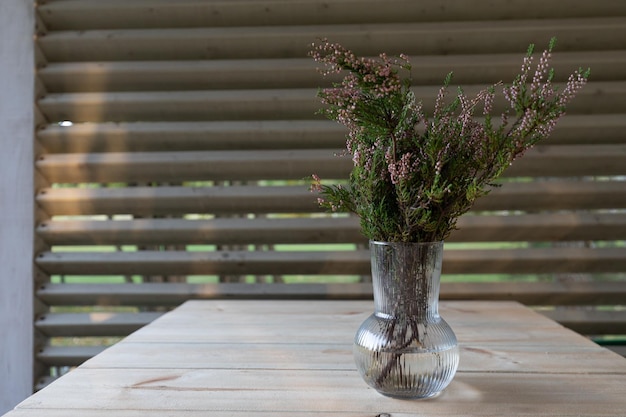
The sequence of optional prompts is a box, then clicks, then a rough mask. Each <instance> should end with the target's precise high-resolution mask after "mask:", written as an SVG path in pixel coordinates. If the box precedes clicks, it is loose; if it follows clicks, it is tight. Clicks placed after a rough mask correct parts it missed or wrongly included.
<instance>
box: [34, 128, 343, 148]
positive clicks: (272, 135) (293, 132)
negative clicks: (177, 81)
mask: <svg viewBox="0 0 626 417" xmlns="http://www.w3.org/2000/svg"><path fill="white" fill-rule="evenodd" d="M345 134H346V130H345V128H343V127H342V126H341V125H339V124H338V123H335V122H333V121H331V120H237V121H219V120H217V121H210V122H204V121H199V122H150V123H144V122H132V123H81V124H75V125H73V126H59V125H58V124H57V125H54V124H51V125H48V126H46V127H45V128H44V129H40V130H38V131H37V138H38V139H39V141H40V142H41V144H42V146H43V147H44V148H45V149H46V150H47V151H48V152H50V153H90V152H146V151H147V152H151V151H161V152H162V151H164V150H168V151H174V150H176V151H190V150H193V151H201V150H231V151H233V150H244V149H320V148H327V149H328V148H330V149H339V148H341V147H343V146H344V145H345Z"/></svg>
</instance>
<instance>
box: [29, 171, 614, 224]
mask: <svg viewBox="0 0 626 417" xmlns="http://www.w3.org/2000/svg"><path fill="white" fill-rule="evenodd" d="M37 203H38V204H39V206H40V207H41V208H43V209H44V210H45V211H46V212H47V213H48V214H49V215H51V216H54V215H86V214H109V215H113V214H135V215H147V216H154V215H156V216H159V215H182V214H187V213H216V214H247V213H302V212H304V213H311V212H316V211H319V207H318V205H317V203H316V202H315V195H314V194H312V193H311V192H310V191H309V190H308V188H307V187H305V186H284V187H280V186H279V187H257V186H232V187H221V186H216V187H167V186H164V187H130V188H46V189H44V190H41V191H40V192H39V193H38V194H37ZM619 208H626V182H624V181H567V180H564V181H549V182H548V181H541V182H511V183H506V184H504V185H503V186H502V187H498V188H494V189H492V190H491V192H490V193H489V194H488V195H487V196H485V197H481V198H479V199H478V200H477V201H476V203H475V204H474V210H477V211H482V210H488V211H494V210H520V211H531V212H535V211H542V210H584V209H589V210H595V209H619Z"/></svg>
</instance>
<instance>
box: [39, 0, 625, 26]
mask: <svg viewBox="0 0 626 417" xmlns="http://www.w3.org/2000/svg"><path fill="white" fill-rule="evenodd" d="M623 6H624V4H623V3H621V2H619V1H614V0H613V1H612V0H601V1H595V2H593V3H592V4H591V3H589V2H588V1H585V0H561V1H560V2H559V7H555V5H554V4H552V3H550V2H546V1H542V0H523V1H520V0H517V1H509V2H507V4H506V7H493V6H492V5H491V4H482V3H476V4H471V5H469V4H468V3H467V2H466V1H462V0H445V1H441V0H440V1H439V3H438V7H424V6H423V5H422V4H420V3H418V2H415V1H413V0H386V1H385V2H384V3H381V2H380V1H376V0H332V1H328V0H309V1H298V2H290V1H280V0H265V1H263V2H259V1H254V0H248V1H241V0H238V1H226V0H222V1H215V0H214V1H210V2H207V1H201V0H195V1H184V2H183V1H180V0H156V1H155V0H150V1H145V0H133V1H130V2H129V1H124V0H107V1H105V2H103V1H100V0H82V1H76V0H55V1H53V2H45V3H42V4H39V7H38V11H39V14H40V15H41V18H42V19H43V20H44V22H45V23H46V25H47V26H48V27H49V29H54V30H59V29H65V30H67V29H72V30H82V29H94V28H100V29H105V28H148V27H154V28H162V27H194V26H208V27H215V26H246V25H254V26H256V25H270V24H272V25H281V24H283V25H284V24H289V25H293V24H301V25H310V24H315V23H317V24H320V23H323V24H331V23H341V22H346V23H347V22H350V23H368V22H372V21H376V22H404V21H413V22H414V21H426V22H431V21H449V20H482V19H494V20H497V19H532V18H546V17H555V18H565V17H593V16H616V15H619V14H626V8H624V7H623Z"/></svg>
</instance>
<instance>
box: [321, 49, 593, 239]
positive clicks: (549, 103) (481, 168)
mask: <svg viewBox="0 0 626 417" xmlns="http://www.w3.org/2000/svg"><path fill="white" fill-rule="evenodd" d="M554 44H555V40H554V39H552V40H551V42H550V44H549V47H548V49H547V50H545V51H544V52H543V54H542V55H541V56H540V57H539V59H538V62H537V64H536V65H534V71H533V68H531V67H533V61H534V59H535V57H534V56H533V49H534V48H533V45H531V46H530V47H529V49H528V53H527V55H526V56H525V57H524V60H523V64H522V68H521V71H520V73H519V74H518V75H517V76H516V77H515V78H514V80H513V82H512V84H510V85H505V84H502V83H497V84H494V85H492V86H491V87H489V88H487V89H485V90H482V91H480V92H479V93H478V94H477V95H476V96H475V97H468V96H467V95H466V94H465V93H464V91H463V90H462V89H461V88H459V89H458V90H457V92H456V94H455V95H454V97H453V98H452V99H448V90H449V85H450V82H451V77H452V74H448V76H447V77H446V78H445V81H444V83H443V86H442V87H441V89H440V90H439V94H438V96H437V99H436V101H435V105H434V108H433V109H432V111H427V110H426V109H424V108H423V107H422V103H421V102H420V101H419V100H418V99H417V98H416V97H415V95H414V93H413V92H412V91H411V88H410V87H411V79H410V71H411V64H410V62H409V60H408V58H407V57H406V56H404V55H400V56H399V57H397V58H391V57H388V56H387V55H385V54H381V55H380V56H379V57H378V58H376V59H370V58H362V57H357V56H355V54H353V53H352V52H351V51H350V50H348V49H346V48H344V47H342V46H341V45H339V44H336V43H329V42H328V41H326V40H322V41H321V42H320V43H318V44H313V50H312V51H311V53H310V55H311V56H312V57H313V58H314V59H315V60H316V61H317V62H319V63H322V64H324V69H323V73H324V74H329V73H345V74H346V75H345V77H344V78H343V81H342V82H341V83H338V84H335V85H334V86H333V87H332V88H325V89H321V90H320V91H319V94H318V96H319V97H320V98H321V101H322V103H323V104H325V105H326V106H325V107H324V109H323V110H322V112H323V113H324V114H325V115H326V116H327V117H328V118H330V119H332V120H336V121H338V122H339V123H341V124H343V125H345V126H346V127H347V128H348V135H347V146H346V147H347V151H348V153H349V154H350V155H351V157H352V160H353V162H354V168H353V170H352V172H351V174H350V178H349V184H348V185H347V186H342V185H326V184H322V183H321V182H320V179H319V178H318V177H317V176H315V175H314V176H313V189H314V190H317V191H319V192H320V193H321V198H320V200H319V201H320V204H321V205H322V206H324V207H327V208H330V209H332V210H335V211H347V212H353V213H355V214H357V215H358V216H359V218H360V219H361V228H362V232H363V234H364V235H365V236H366V237H367V238H369V239H370V240H374V241H386V242H434V241H441V240H444V239H445V238H446V237H447V236H448V235H449V234H450V232H451V231H452V230H454V229H455V225H456V222H457V219H458V217H459V216H460V215H462V214H463V213H465V212H467V211H468V210H469V209H470V208H471V207H472V204H473V203H474V201H475V200H476V199H477V198H478V197H481V196H483V195H485V194H487V193H488V192H489V187H490V186H492V185H494V180H495V179H497V178H498V177H499V176H500V175H501V174H502V172H503V171H504V170H505V169H506V168H507V167H508V166H509V165H511V163H512V162H513V161H514V160H515V159H516V158H518V157H519V156H521V155H522V154H523V153H524V152H525V151H526V150H527V149H529V148H531V147H532V146H533V145H534V144H535V143H537V142H538V141H539V140H541V139H543V138H546V137H547V136H549V135H550V133H551V131H552V130H553V129H554V127H555V125H556V123H557V121H558V120H559V118H560V117H562V116H563V115H564V114H565V108H566V105H567V103H568V102H569V101H570V100H572V98H574V96H575V95H576V93H577V92H578V91H579V90H580V89H581V88H583V86H584V85H585V84H586V82H587V79H588V77H589V70H588V69H587V70H583V69H578V70H577V71H575V72H574V73H572V74H571V75H570V77H569V79H568V81H567V84H566V86H565V88H564V89H563V90H562V91H558V89H557V88H556V86H555V85H554V84H553V79H554V71H553V69H551V68H550V65H549V61H550V58H551V52H552V49H553V47H554ZM401 74H406V76H405V77H402V76H401ZM497 94H502V95H503V96H504V98H505V99H506V101H508V103H509V104H510V108H509V109H508V110H506V111H505V112H504V113H501V114H497V115H496V116H494V115H493V114H492V113H493V112H494V106H493V103H494V98H495V97H496V95H497Z"/></svg>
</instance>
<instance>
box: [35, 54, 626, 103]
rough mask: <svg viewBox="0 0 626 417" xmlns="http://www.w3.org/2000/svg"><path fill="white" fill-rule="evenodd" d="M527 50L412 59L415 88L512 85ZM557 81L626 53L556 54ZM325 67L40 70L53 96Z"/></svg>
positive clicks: (620, 67)
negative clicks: (447, 82)
mask: <svg viewBox="0 0 626 417" xmlns="http://www.w3.org/2000/svg"><path fill="white" fill-rule="evenodd" d="M522 54H523V51H520V53H515V54H485V55H480V57H479V58H477V56H476V55H430V56H419V57H413V58H412V59H411V64H412V68H413V69H412V72H411V79H412V82H413V84H414V85H440V84H441V83H442V82H443V79H444V77H445V74H447V73H448V72H450V71H452V72H454V78H453V81H454V84H462V85H467V84H485V83H487V84H488V83H493V82H495V81H498V80H502V81H504V82H511V81H512V80H513V76H514V75H515V74H517V72H518V71H519V69H520V66H521V61H522ZM551 65H552V66H553V67H554V69H555V73H556V78H555V81H564V80H566V79H567V77H568V75H569V74H570V73H571V72H572V71H574V70H576V69H578V68H579V67H581V66H582V67H584V68H588V67H590V68H593V80H594V81H612V80H621V79H623V74H624V72H625V71H626V50H621V51H619V50H618V51H614V50H613V51H582V52H562V53H556V54H555V55H554V58H553V59H552V61H551ZM317 67H319V64H316V63H315V62H313V60H312V59H307V58H292V59H236V60H203V61H202V60H201V61H195V60H194V61H134V62H133V61H120V62H68V63H51V64H49V65H47V66H46V67H44V68H41V69H39V70H38V76H39V78H40V79H41V80H42V81H43V82H44V83H45V86H46V90H47V91H48V92H49V93H56V92H90V91H91V92H96V91H167V90H177V91H181V90H223V89H255V88H264V89H267V88H289V87H295V88H304V87H309V88H317V87H319V86H320V85H322V84H328V83H329V82H330V81H336V80H338V78H339V77H338V76H331V77H328V78H324V79H322V77H321V76H320V74H319V72H318V71H316V70H315V69H316V68H317Z"/></svg>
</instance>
